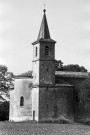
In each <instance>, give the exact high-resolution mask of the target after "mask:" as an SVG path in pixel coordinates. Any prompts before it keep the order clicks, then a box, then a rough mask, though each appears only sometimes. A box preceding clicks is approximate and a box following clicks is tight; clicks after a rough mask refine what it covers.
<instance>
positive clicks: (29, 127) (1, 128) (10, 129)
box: [0, 122, 90, 135]
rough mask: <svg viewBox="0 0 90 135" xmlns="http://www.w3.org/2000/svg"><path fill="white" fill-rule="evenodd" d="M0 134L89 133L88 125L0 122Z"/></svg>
mask: <svg viewBox="0 0 90 135" xmlns="http://www.w3.org/2000/svg"><path fill="white" fill-rule="evenodd" d="M0 135H90V126H87V125H81V124H44V123H42V124H41V123H39V124H38V123H30V122H24V123H23V122H22V123H13V122H0Z"/></svg>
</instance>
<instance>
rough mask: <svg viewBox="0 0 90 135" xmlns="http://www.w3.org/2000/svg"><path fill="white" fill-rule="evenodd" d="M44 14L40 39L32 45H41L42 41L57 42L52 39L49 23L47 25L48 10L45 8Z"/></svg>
mask: <svg viewBox="0 0 90 135" xmlns="http://www.w3.org/2000/svg"><path fill="white" fill-rule="evenodd" d="M43 12H44V14H43V18H42V22H41V26H40V30H39V34H38V38H37V40H36V41H35V42H33V43H32V45H35V44H37V43H39V42H40V41H45V42H54V43H56V41H55V40H53V39H51V37H50V32H49V28H48V23H47V18H46V9H45V8H44V10H43Z"/></svg>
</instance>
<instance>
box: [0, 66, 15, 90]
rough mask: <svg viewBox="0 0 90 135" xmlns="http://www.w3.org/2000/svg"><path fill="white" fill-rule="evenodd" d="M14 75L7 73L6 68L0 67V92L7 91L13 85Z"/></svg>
mask: <svg viewBox="0 0 90 135" xmlns="http://www.w3.org/2000/svg"><path fill="white" fill-rule="evenodd" d="M13 80H14V75H13V73H11V72H7V67H6V66H3V65H0V91H7V90H9V89H10V87H11V86H12V85H13Z"/></svg>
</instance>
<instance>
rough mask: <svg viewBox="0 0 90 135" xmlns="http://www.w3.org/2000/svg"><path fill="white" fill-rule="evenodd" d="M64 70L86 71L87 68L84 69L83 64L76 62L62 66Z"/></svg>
mask: <svg viewBox="0 0 90 135" xmlns="http://www.w3.org/2000/svg"><path fill="white" fill-rule="evenodd" d="M63 70H64V71H73V72H87V69H85V68H84V67H83V66H81V67H80V66H79V65H78V64H75V65H73V64H70V65H66V66H63Z"/></svg>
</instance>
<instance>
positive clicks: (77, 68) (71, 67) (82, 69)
mask: <svg viewBox="0 0 90 135" xmlns="http://www.w3.org/2000/svg"><path fill="white" fill-rule="evenodd" d="M55 70H56V71H72V72H87V69H85V67H83V66H79V65H78V64H75V65H74V64H69V65H63V62H62V61H61V60H55Z"/></svg>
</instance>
